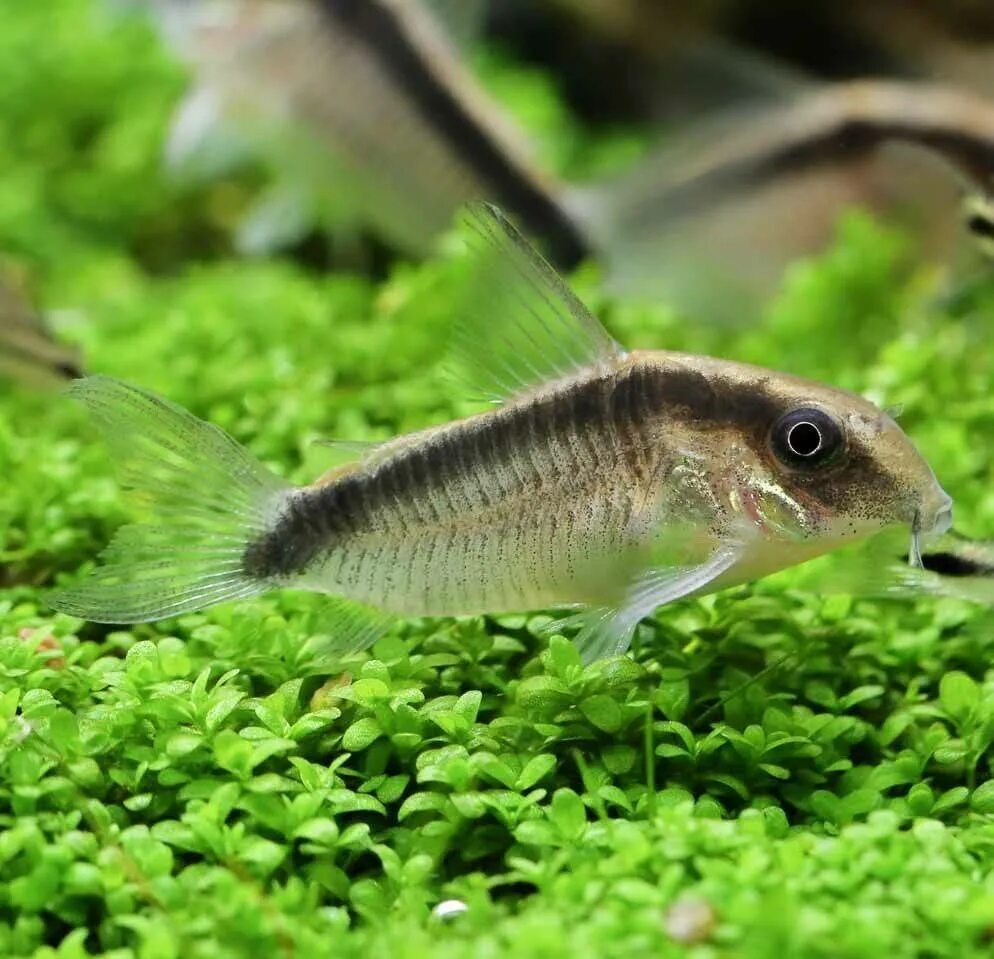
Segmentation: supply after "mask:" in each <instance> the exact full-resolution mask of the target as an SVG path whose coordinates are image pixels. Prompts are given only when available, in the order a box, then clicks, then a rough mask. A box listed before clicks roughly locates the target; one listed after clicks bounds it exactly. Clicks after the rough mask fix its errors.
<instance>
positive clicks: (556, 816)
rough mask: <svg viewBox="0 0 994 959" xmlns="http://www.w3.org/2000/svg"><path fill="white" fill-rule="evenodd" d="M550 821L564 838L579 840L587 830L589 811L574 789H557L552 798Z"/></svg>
mask: <svg viewBox="0 0 994 959" xmlns="http://www.w3.org/2000/svg"><path fill="white" fill-rule="evenodd" d="M549 819H550V820H551V821H552V823H553V824H554V825H555V827H556V829H558V830H559V833H560V835H561V836H563V838H565V839H569V840H573V841H575V840H577V839H579V838H580V837H581V836H582V835H583V833H584V832H585V830H586V828H587V811H586V810H585V809H584V807H583V801H582V800H581V799H580V797H579V796H578V795H577V794H576V793H575V792H573V790H572V789H557V790H556V791H555V793H554V794H553V796H552V805H551V806H550V808H549Z"/></svg>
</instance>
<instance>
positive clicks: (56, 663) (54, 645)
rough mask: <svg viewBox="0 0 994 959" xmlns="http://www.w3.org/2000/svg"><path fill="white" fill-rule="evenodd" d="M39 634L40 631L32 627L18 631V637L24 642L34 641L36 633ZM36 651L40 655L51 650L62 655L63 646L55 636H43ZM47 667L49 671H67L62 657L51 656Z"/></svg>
mask: <svg viewBox="0 0 994 959" xmlns="http://www.w3.org/2000/svg"><path fill="white" fill-rule="evenodd" d="M37 632H38V630H36V629H31V628H30V627H27V626H26V627H24V629H21V630H19V631H18V633H17V636H18V638H19V639H24V640H27V639H34V636H35V633H37ZM35 649H36V650H37V651H38V652H39V653H44V652H48V651H49V650H56V651H58V652H60V653H61V652H62V645H61V644H60V643H59V641H58V640H57V639H56V638H55V637H54V636H52V635H48V636H42V638H41V639H39V640H38V642H37V643H36V644H35ZM45 665H46V666H47V667H48V668H49V669H65V668H66V661H65V658H64V657H62V656H50V657H49V658H48V659H46V660H45Z"/></svg>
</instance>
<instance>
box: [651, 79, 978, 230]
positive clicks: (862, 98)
mask: <svg viewBox="0 0 994 959" xmlns="http://www.w3.org/2000/svg"><path fill="white" fill-rule="evenodd" d="M826 103H827V104H829V106H828V107H827V108H826V106H825V105H826ZM951 107H955V108H956V109H955V110H954V109H952V108H951ZM818 111H820V112H822V113H824V114H825V116H824V117H823V118H821V120H820V122H819V124H817V125H815V126H813V127H812V126H810V125H807V126H806V125H805V120H806V117H807V114H808V113H809V112H810V113H812V114H817V112H818ZM923 111H927V112H926V116H924V117H923V116H922V113H923ZM967 112H969V113H972V114H973V117H972V118H971V119H974V118H975V119H976V121H977V122H976V123H975V124H971V123H969V122H967V123H964V122H963V121H962V116H963V114H964V113H967ZM792 118H796V119H792ZM764 125H768V126H770V128H771V129H772V130H773V131H774V134H773V135H772V136H771V137H769V138H768V142H766V143H759V144H757V143H756V141H755V140H751V141H746V142H745V143H743V144H742V146H741V148H740V147H739V146H738V145H737V144H735V145H733V148H732V149H731V150H729V152H728V155H727V156H724V157H722V156H721V155H720V150H719V153H718V156H717V158H716V159H715V160H714V161H712V162H710V163H708V164H707V165H706V166H705V167H704V169H702V171H701V172H700V173H698V174H692V175H690V176H688V177H687V178H686V179H685V180H684V181H683V182H679V181H675V182H672V183H671V184H670V185H669V186H668V187H666V188H664V189H661V190H660V191H659V192H658V194H657V195H656V196H655V197H652V196H651V194H647V195H646V197H645V203H644V205H643V207H642V209H641V210H640V213H641V215H642V216H643V217H645V218H646V219H651V218H656V217H659V218H670V217H672V218H676V217H680V216H684V215H686V214H688V213H690V212H693V211H694V210H696V209H698V208H701V207H706V206H709V205H714V204H718V203H720V202H722V201H723V200H725V199H726V198H728V197H733V196H735V195H736V194H738V193H740V192H741V191H742V190H743V189H745V188H756V187H761V186H763V185H764V184H766V183H768V182H770V181H773V180H775V179H777V178H778V177H780V176H783V175H784V174H789V173H795V172H801V171H803V170H806V169H810V168H812V167H816V166H819V165H823V164H829V163H833V162H837V161H840V160H849V159H855V158H859V157H861V156H864V155H867V154H869V153H871V152H872V151H873V150H875V149H877V148H878V147H880V146H882V145H884V144H886V143H889V142H893V143H906V144H910V145H913V146H920V147H924V148H927V149H929V150H931V151H934V152H935V153H937V154H939V155H940V156H941V157H943V158H944V159H945V160H946V161H947V162H948V163H950V164H951V165H952V166H954V167H955V168H957V169H958V170H959V172H960V173H961V174H962V175H964V176H965V177H967V178H968V179H970V180H972V181H974V182H975V183H977V184H979V185H981V186H986V184H987V183H988V182H989V180H990V178H991V175H992V173H994V106H992V105H991V104H990V103H988V102H987V101H985V100H983V99H981V98H979V97H977V96H975V95H973V94H970V93H967V92H965V91H959V90H954V89H952V88H945V87H939V86H936V85H932V84H925V83H903V84H902V83H897V82H892V81H857V82H852V83H840V84H837V85H835V86H834V87H832V88H829V89H828V90H822V91H819V92H817V93H815V94H813V95H811V96H810V97H809V99H808V103H807V104H805V103H804V102H803V101H802V102H801V103H800V104H797V103H793V104H790V105H788V106H786V107H785V108H782V109H779V110H772V111H767V112H764V113H760V114H759V115H757V116H756V117H754V118H753V121H752V123H751V124H749V125H748V126H747V125H746V124H740V125H738V126H736V127H734V128H733V131H732V140H733V141H734V140H735V138H736V137H738V136H739V135H740V132H741V130H743V129H749V128H750V127H752V128H757V129H761V128H762V127H763V126H764Z"/></svg>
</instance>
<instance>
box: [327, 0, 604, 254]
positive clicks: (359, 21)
mask: <svg viewBox="0 0 994 959" xmlns="http://www.w3.org/2000/svg"><path fill="white" fill-rule="evenodd" d="M318 2H320V4H321V7H322V9H323V10H324V11H325V12H326V13H327V15H328V16H329V17H330V18H331V19H332V20H333V21H334V22H335V24H336V25H337V26H338V27H339V28H344V29H346V30H348V31H349V32H350V33H351V34H352V35H353V36H354V37H356V39H357V40H359V41H361V42H362V43H363V44H365V45H366V47H367V48H368V49H369V50H370V51H371V52H372V53H373V54H374V55H375V57H376V58H377V60H378V61H379V63H380V64H381V66H382V67H383V68H384V70H386V71H387V73H388V74H390V75H391V76H392V77H393V78H394V80H395V81H396V83H397V88H398V89H399V90H401V91H403V92H404V93H405V95H406V96H407V97H408V98H409V100H410V102H411V104H412V106H413V108H414V109H415V110H416V111H417V113H418V115H419V116H420V117H421V118H422V119H423V120H424V121H425V122H426V123H428V124H429V125H430V126H431V127H433V128H434V129H435V131H436V132H437V133H438V135H439V136H440V137H442V139H443V140H445V141H447V142H449V143H450V144H451V145H452V149H453V150H455V151H456V152H457V153H458V154H459V155H461V156H463V157H464V158H465V159H466V160H468V161H469V162H470V164H471V165H472V166H473V167H474V168H475V169H476V170H477V172H478V173H479V175H480V176H481V177H482V178H483V179H484V180H485V181H486V182H487V183H489V184H490V185H491V188H492V189H493V196H492V197H487V199H492V200H495V201H497V202H499V203H501V204H503V205H505V206H507V207H508V208H509V209H511V210H513V211H514V212H515V213H516V214H517V215H518V216H519V217H520V219H521V221H522V222H523V224H524V225H525V226H526V227H527V228H528V229H529V230H531V231H532V232H534V233H536V234H538V235H540V236H542V237H544V238H545V240H546V241H547V243H548V245H549V253H550V255H551V256H552V258H553V259H554V260H555V261H556V263H557V265H558V266H559V267H560V268H562V269H566V270H569V269H573V268H574V267H576V266H577V265H579V263H580V262H581V261H582V260H583V259H584V258H585V257H586V256H587V255H588V253H589V247H588V244H587V241H586V239H585V237H584V236H583V234H582V233H581V232H580V230H579V228H578V227H577V225H576V224H575V223H573V221H572V220H571V219H570V217H569V216H568V215H567V214H566V212H565V211H564V210H563V208H562V207H561V206H560V205H559V204H558V203H557V202H556V200H555V199H554V198H553V197H552V196H550V195H549V193H548V192H546V191H545V190H543V188H542V186H541V185H540V184H539V183H536V182H535V181H534V180H533V178H532V177H530V176H529V174H528V172H527V171H526V170H523V169H521V168H520V166H519V165H517V164H516V163H515V161H514V159H513V157H510V156H508V155H507V153H506V152H505V151H504V150H503V149H502V148H501V146H500V145H499V144H498V143H497V142H495V140H494V139H493V138H492V137H491V135H490V133H489V132H488V131H487V130H486V129H485V128H483V127H482V126H481V125H480V124H479V123H478V122H477V119H476V118H475V117H473V116H472V114H471V113H470V112H469V111H467V109H466V108H465V106H464V104H463V103H462V102H461V101H460V99H459V97H458V96H457V95H455V93H454V92H453V91H452V90H451V89H450V88H449V86H448V85H447V84H446V82H445V79H444V78H443V77H440V76H439V75H438V73H437V72H436V71H435V70H434V69H433V68H432V64H431V61H430V58H428V57H426V56H425V55H424V54H423V52H422V51H421V50H419V49H418V47H417V44H416V41H415V40H414V38H412V37H411V36H410V32H409V31H408V30H407V29H405V25H404V24H403V23H402V22H401V20H400V19H399V18H398V16H397V14H396V12H395V11H394V10H393V9H391V7H390V5H389V4H386V3H383V2H382V0H318Z"/></svg>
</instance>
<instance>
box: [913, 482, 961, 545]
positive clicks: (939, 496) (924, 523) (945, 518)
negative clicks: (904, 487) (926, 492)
mask: <svg viewBox="0 0 994 959" xmlns="http://www.w3.org/2000/svg"><path fill="white" fill-rule="evenodd" d="M918 523H919V524H920V525H919V529H920V531H921V532H922V533H924V534H925V535H926V536H928V537H933V536H941V535H942V534H943V533H947V532H949V529H950V527H951V526H952V525H953V500H952V497H951V496H949V494H948V493H946V492H945V491H944V490H942V489H940V488H937V489H936V492H935V495H934V496H933V497H930V498H929V500H928V501H926V502H925V503H923V504H922V509H921V510H920V511H919V513H918Z"/></svg>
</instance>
